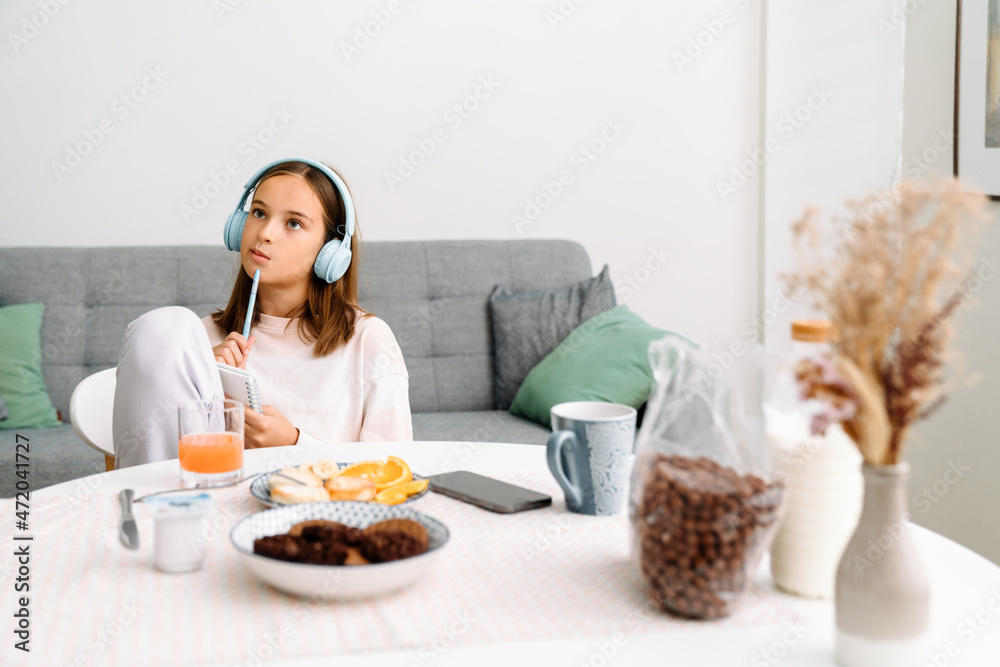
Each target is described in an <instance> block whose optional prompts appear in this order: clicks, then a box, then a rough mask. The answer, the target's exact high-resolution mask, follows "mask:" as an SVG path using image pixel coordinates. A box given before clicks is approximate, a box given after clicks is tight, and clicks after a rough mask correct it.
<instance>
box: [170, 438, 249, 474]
mask: <svg viewBox="0 0 1000 667" xmlns="http://www.w3.org/2000/svg"><path fill="white" fill-rule="evenodd" d="M177 455H178V457H179V458H180V461H181V469H183V470H187V471H189V472H197V473H219V472H232V471H234V470H239V469H240V468H242V467H243V436H242V435H240V434H239V433H190V434H188V435H185V436H184V437H183V438H181V439H180V441H179V442H178V443H177Z"/></svg>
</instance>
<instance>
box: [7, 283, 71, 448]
mask: <svg viewBox="0 0 1000 667" xmlns="http://www.w3.org/2000/svg"><path fill="white" fill-rule="evenodd" d="M44 310H45V304H43V303H19V304H17V305H14V306H4V307H2V308H0V341H3V342H2V343H0V348H2V353H0V395H2V396H3V399H4V402H5V403H6V404H7V411H8V412H9V413H10V416H9V417H8V418H7V419H4V420H3V421H0V429H15V428H34V427H36V426H59V424H61V423H62V422H60V421H59V418H58V417H57V416H56V409H55V408H54V407H52V401H51V400H49V395H48V393H47V392H46V391H45V380H43V379H42V340H41V336H42V313H43V312H44Z"/></svg>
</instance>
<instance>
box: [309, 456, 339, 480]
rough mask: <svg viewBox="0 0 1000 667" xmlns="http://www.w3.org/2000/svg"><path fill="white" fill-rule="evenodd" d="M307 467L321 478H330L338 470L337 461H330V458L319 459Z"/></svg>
mask: <svg viewBox="0 0 1000 667" xmlns="http://www.w3.org/2000/svg"><path fill="white" fill-rule="evenodd" d="M309 468H310V469H311V470H312V472H313V474H314V475H316V476H317V477H320V478H322V479H323V480H327V479H330V478H331V477H333V473H335V472H337V470H338V468H337V462H336V461H331V460H330V459H321V460H319V461H316V462H315V463H313V464H312V465H310V466H309Z"/></svg>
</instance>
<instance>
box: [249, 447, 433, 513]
mask: <svg viewBox="0 0 1000 667" xmlns="http://www.w3.org/2000/svg"><path fill="white" fill-rule="evenodd" d="M425 493H427V480H426V479H425V478H423V477H421V476H420V475H416V474H414V473H413V471H411V470H410V466H409V465H407V463H406V461H404V460H402V459H400V458H398V457H395V456H390V457H388V459H387V460H385V461H378V460H370V461H359V462H357V463H343V462H336V461H332V460H330V459H322V460H319V461H315V462H313V463H303V464H302V465H299V466H289V467H287V468H282V469H281V470H276V471H273V472H269V473H264V474H263V475H260V476H258V477H257V479H255V480H254V481H253V483H252V484H251V485H250V495H252V496H253V497H254V498H256V499H257V500H258V501H260V502H261V503H263V504H264V505H267V506H268V507H281V506H282V505H293V504H298V503H312V502H323V501H343V500H349V501H355V502H373V503H379V504H382V505H399V504H402V503H407V502H410V501H411V500H415V499H417V498H419V497H421V496H423V495H424V494H425Z"/></svg>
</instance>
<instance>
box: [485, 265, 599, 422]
mask: <svg viewBox="0 0 1000 667" xmlns="http://www.w3.org/2000/svg"><path fill="white" fill-rule="evenodd" d="M614 306H615V288H614V285H613V284H612V283H611V277H610V275H609V274H608V265H607V264H605V265H604V268H603V269H602V270H601V272H600V273H599V274H598V275H596V276H594V277H593V278H588V279H586V280H582V281H580V282H578V283H576V284H575V285H571V286H569V287H567V288H563V289H546V290H533V291H530V292H520V293H514V292H512V291H511V290H510V289H508V288H507V287H504V286H501V285H497V286H496V287H495V288H494V289H493V291H492V292H491V293H490V314H491V318H492V322H493V347H494V354H495V359H494V376H493V399H494V401H495V402H496V407H497V409H499V410H506V409H508V408H509V407H510V404H511V401H513V400H514V396H515V395H516V394H517V390H518V388H519V387H520V386H521V383H522V382H524V378H526V377H527V376H528V373H529V372H530V371H531V369H532V368H534V367H535V365H536V364H537V363H538V362H540V361H541V360H542V359H544V358H545V357H546V355H548V354H549V353H550V352H551V351H552V350H554V349H555V347H556V346H557V345H558V344H559V343H561V342H562V341H563V339H565V338H566V336H568V335H569V334H570V332H571V331H573V330H574V329H575V328H576V327H578V326H579V325H580V324H581V323H582V322H585V321H587V320H588V319H590V318H591V317H593V316H594V315H597V314H598V313H603V312H604V311H606V310H608V309H609V308H614Z"/></svg>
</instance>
